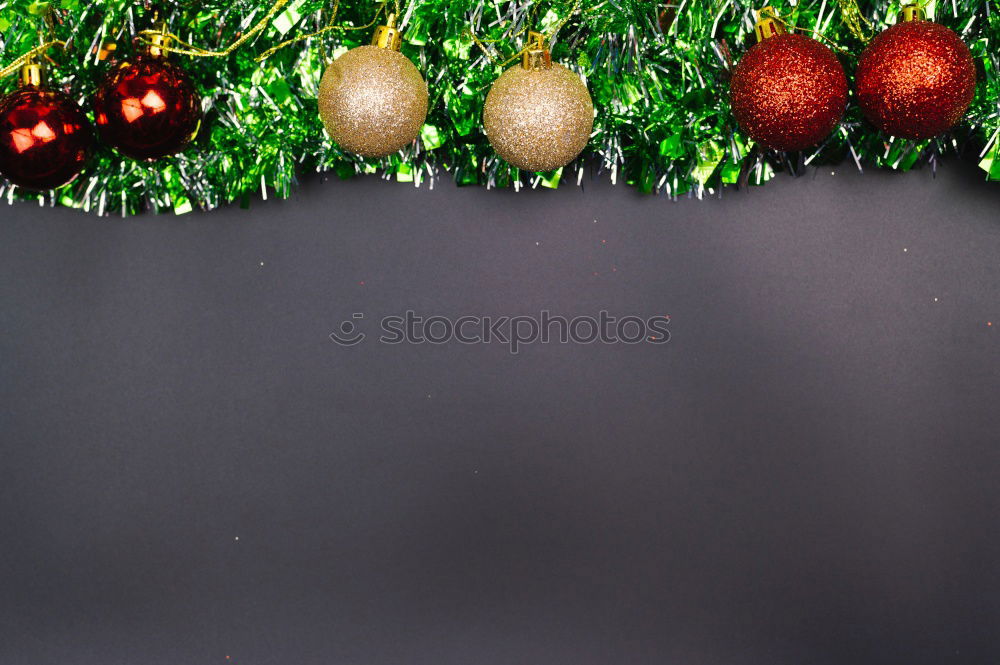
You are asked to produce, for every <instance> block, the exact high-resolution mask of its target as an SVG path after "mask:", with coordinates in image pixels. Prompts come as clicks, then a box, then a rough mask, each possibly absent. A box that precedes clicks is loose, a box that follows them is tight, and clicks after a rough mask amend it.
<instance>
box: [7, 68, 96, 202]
mask: <svg viewBox="0 0 1000 665" xmlns="http://www.w3.org/2000/svg"><path fill="white" fill-rule="evenodd" d="M93 142H94V138H93V134H92V133H91V130H90V123H89V122H87V117H86V115H84V113H83V111H82V110H81V109H80V107H79V106H77V105H76V103H75V102H74V101H73V100H71V99H70V98H69V97H67V96H66V95H63V94H62V93H59V92H54V91H51V90H44V89H41V88H38V87H35V86H25V87H22V88H21V89H19V90H16V91H15V92H12V93H11V94H9V95H7V97H5V98H4V99H3V101H0V173H3V175H4V177H6V178H7V180H9V181H10V182H12V183H14V184H15V185H17V186H19V187H24V188H27V189H52V188H54V187H59V186H61V185H65V184H66V183H68V182H70V181H71V180H73V179H74V178H76V176H77V175H79V173H80V170H81V169H83V166H84V164H85V163H86V161H87V154H88V153H89V152H90V148H91V146H92V144H93Z"/></svg>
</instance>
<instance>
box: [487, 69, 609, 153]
mask: <svg viewBox="0 0 1000 665" xmlns="http://www.w3.org/2000/svg"><path fill="white" fill-rule="evenodd" d="M593 127H594V103H593V102H592V101H591V100H590V93H589V92H587V86H585V85H584V84H583V81H581V80H580V77H579V76H578V75H576V74H575V73H573V72H571V71H570V70H568V69H566V68H565V67H562V66H560V65H557V64H552V65H551V66H550V67H548V68H544V67H542V68H537V69H525V68H524V67H522V66H521V65H515V66H514V67H511V68H510V69H508V70H507V71H505V72H504V73H503V74H501V75H500V78H498V79H497V80H496V82H495V83H494V84H493V87H492V88H490V93H489V94H488V95H487V96H486V104H485V105H484V106H483V129H485V130H486V136H487V138H489V140H490V145H492V146H493V149H494V150H496V151H497V154H499V155H500V156H501V157H503V158H504V159H505V160H506V161H507V162H508V163H509V164H511V165H512V166H516V167H517V168H519V169H524V170H525V171H552V170H555V169H558V168H560V167H563V166H566V165H567V164H569V163H570V162H571V161H573V160H574V159H576V157H577V155H579V154H580V152H581V151H582V150H583V149H584V148H585V147H586V146H587V142H588V141H589V140H590V131H591V130H592V129H593Z"/></svg>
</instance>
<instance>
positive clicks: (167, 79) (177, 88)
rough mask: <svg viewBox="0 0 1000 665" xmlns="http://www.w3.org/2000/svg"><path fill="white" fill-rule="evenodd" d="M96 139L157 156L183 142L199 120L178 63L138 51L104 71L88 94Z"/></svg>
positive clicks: (128, 152)
mask: <svg viewBox="0 0 1000 665" xmlns="http://www.w3.org/2000/svg"><path fill="white" fill-rule="evenodd" d="M94 120H95V121H96V122H97V133H98V134H99V135H100V137H101V139H102V140H103V141H104V142H106V143H109V144H111V145H112V146H114V147H115V148H116V149H117V150H118V151H119V152H121V153H123V154H125V155H128V156H129V157H133V158H135V159H158V158H160V157H166V156H167V155H172V154H174V153H175V152H177V151H178V150H180V149H181V148H183V147H184V146H185V145H187V144H188V143H189V142H190V141H191V140H192V139H193V138H194V136H195V134H197V133H198V127H199V126H200V124H201V99H200V98H199V97H198V93H197V92H195V89H194V85H192V83H191V79H189V78H188V75H187V74H186V73H185V72H184V70H183V69H181V68H180V67H177V66H176V65H173V64H171V63H169V62H167V61H166V60H165V59H164V58H163V57H160V56H153V55H143V56H140V57H139V58H137V59H136V60H135V62H126V63H123V64H121V65H120V66H119V67H118V68H117V69H115V70H114V71H112V72H111V73H109V74H108V76H107V78H106V79H105V80H104V81H103V82H102V83H101V85H100V87H98V89H97V93H96V94H95V95H94Z"/></svg>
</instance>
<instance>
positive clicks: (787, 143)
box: [729, 34, 847, 150]
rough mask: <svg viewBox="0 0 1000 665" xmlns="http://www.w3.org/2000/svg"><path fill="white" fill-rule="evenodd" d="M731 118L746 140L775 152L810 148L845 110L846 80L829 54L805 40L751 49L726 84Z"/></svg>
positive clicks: (773, 40) (776, 40) (783, 38)
mask: <svg viewBox="0 0 1000 665" xmlns="http://www.w3.org/2000/svg"><path fill="white" fill-rule="evenodd" d="M729 95H730V101H731V102H732V106H733V114H734V115H735V116H736V122H737V123H739V125H740V129H742V130H743V131H744V132H746V133H747V134H748V135H749V136H750V138H752V139H753V140H755V141H757V142H758V143H762V144H764V145H765V146H767V147H768V148H773V149H775V150H802V149H804V148H808V147H810V146H814V145H816V144H817V143H819V142H820V141H822V140H823V139H825V138H826V137H827V136H829V134H830V132H831V131H833V128H834V127H836V126H837V123H838V122H839V121H840V118H841V116H842V115H844V108H845V107H846V106H847V78H846V77H845V76H844V68H843V67H842V66H841V65H840V61H839V60H837V56H836V55H834V54H833V51H831V50H830V49H828V48H827V47H826V46H824V45H823V44H820V43H819V42H818V41H816V40H815V39H811V38H809V37H806V36H805V35H796V34H784V35H777V36H775V37H768V38H766V39H764V40H763V41H761V42H758V43H757V44H754V45H753V46H751V47H750V49H749V50H748V51H747V52H746V53H745V54H744V55H743V58H742V59H741V60H740V61H739V63H738V64H737V65H736V68H735V69H734V70H733V77H732V79H730V81H729Z"/></svg>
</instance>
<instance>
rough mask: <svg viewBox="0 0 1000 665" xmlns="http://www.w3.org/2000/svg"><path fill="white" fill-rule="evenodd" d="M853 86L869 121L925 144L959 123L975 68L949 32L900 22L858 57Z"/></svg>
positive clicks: (926, 23) (931, 25)
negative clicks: (855, 78)
mask: <svg viewBox="0 0 1000 665" xmlns="http://www.w3.org/2000/svg"><path fill="white" fill-rule="evenodd" d="M857 86H858V105H859V106H861V110H862V112H863V113H864V114H865V117H866V118H868V121H869V122H871V123H872V124H873V125H875V126H876V127H878V128H879V129H881V130H882V131H883V132H885V133H886V134H890V135H892V136H899V137H902V138H907V139H927V138H931V137H932V136H937V135H938V134H941V133H942V132H946V131H948V130H949V129H951V128H952V127H953V126H955V124H956V123H958V121H959V120H961V119H962V115H963V114H964V113H965V109H967V108H969V104H970V103H971V102H972V97H973V95H974V94H975V92H976V65H975V63H974V62H973V60H972V54H970V53H969V48H968V47H967V46H966V45H965V44H964V43H963V42H962V40H961V39H959V37H958V35H956V34H955V33H954V31H952V30H949V29H948V28H946V27H944V26H943V25H940V24H938V23H933V22H931V21H906V22H903V23H897V24H896V25H894V26H892V27H891V28H888V29H886V30H885V31H883V32H882V33H881V34H879V35H878V36H877V37H875V39H873V40H872V42H871V44H869V45H868V48H866V49H865V51H864V53H862V54H861V58H860V59H859V60H858V71H857Z"/></svg>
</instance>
